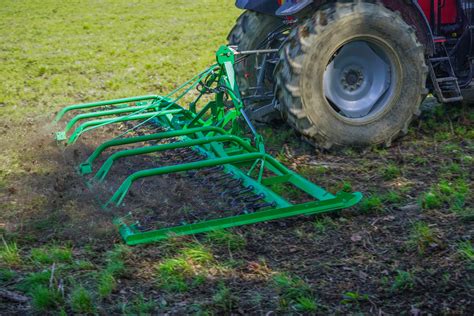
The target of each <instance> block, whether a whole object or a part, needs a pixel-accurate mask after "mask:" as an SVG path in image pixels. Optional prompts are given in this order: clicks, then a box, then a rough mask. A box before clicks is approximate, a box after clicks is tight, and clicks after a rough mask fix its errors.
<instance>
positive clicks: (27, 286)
mask: <svg viewBox="0 0 474 316" xmlns="http://www.w3.org/2000/svg"><path fill="white" fill-rule="evenodd" d="M50 278H51V271H49V270H47V271H41V272H33V273H29V274H27V275H26V276H25V277H24V278H23V280H21V281H20V282H19V283H18V284H17V285H16V286H15V287H16V289H17V290H19V291H22V292H24V293H29V292H30V291H32V290H33V289H34V288H36V287H39V286H47V285H48V284H49V280H50Z"/></svg>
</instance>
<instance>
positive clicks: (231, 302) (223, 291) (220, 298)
mask: <svg viewBox="0 0 474 316" xmlns="http://www.w3.org/2000/svg"><path fill="white" fill-rule="evenodd" d="M212 303H213V305H214V306H215V307H217V308H218V309H219V311H220V312H225V313H228V312H230V311H232V309H234V308H235V307H236V306H237V297H235V296H234V295H233V294H232V291H231V290H230V289H229V288H228V287H226V286H225V285H224V284H223V283H220V284H219V285H218V289H217V291H216V293H215V294H214V295H213V296H212Z"/></svg>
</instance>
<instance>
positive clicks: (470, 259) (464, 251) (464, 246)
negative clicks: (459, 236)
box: [458, 240, 474, 270]
mask: <svg viewBox="0 0 474 316" xmlns="http://www.w3.org/2000/svg"><path fill="white" fill-rule="evenodd" d="M458 252H459V254H460V256H461V258H462V259H463V260H464V261H465V262H466V264H467V265H468V267H469V269H471V270H474V247H473V246H472V242H471V241H468V240H466V241H463V242H460V243H459V244H458Z"/></svg>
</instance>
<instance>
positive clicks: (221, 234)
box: [206, 230, 247, 251]
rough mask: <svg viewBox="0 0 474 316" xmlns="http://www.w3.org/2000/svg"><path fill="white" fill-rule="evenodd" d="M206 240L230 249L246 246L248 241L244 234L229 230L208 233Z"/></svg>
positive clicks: (235, 249)
mask: <svg viewBox="0 0 474 316" xmlns="http://www.w3.org/2000/svg"><path fill="white" fill-rule="evenodd" d="M206 240H207V241H208V242H209V243H211V244H213V245H217V246H221V247H225V248H227V249H229V250H230V251H239V250H243V249H244V248H245V245H246V244H247V241H246V240H245V238H244V237H243V236H242V235H239V234H235V233H231V232H229V231H227V230H215V231H212V232H209V233H207V234H206Z"/></svg>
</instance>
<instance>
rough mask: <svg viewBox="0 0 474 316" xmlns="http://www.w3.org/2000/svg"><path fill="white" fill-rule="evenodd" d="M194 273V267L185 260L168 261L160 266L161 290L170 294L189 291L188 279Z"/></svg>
mask: <svg viewBox="0 0 474 316" xmlns="http://www.w3.org/2000/svg"><path fill="white" fill-rule="evenodd" d="M192 272H193V268H192V266H191V265H190V264H189V263H188V262H187V261H186V260H184V259H182V258H180V259H167V260H165V261H164V262H162V263H161V264H160V265H158V279H159V284H160V286H161V288H163V289H164V290H166V291H169V292H184V291H187V290H188V284H187V282H186V278H187V277H188V276H190V275H191V274H192Z"/></svg>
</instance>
